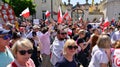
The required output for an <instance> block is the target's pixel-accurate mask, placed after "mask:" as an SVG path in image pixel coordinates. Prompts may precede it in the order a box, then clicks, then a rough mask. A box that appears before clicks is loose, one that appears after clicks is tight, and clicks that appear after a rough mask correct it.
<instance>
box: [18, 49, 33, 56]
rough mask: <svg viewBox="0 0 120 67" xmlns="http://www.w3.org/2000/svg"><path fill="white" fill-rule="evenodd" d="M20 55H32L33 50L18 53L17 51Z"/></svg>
mask: <svg viewBox="0 0 120 67" xmlns="http://www.w3.org/2000/svg"><path fill="white" fill-rule="evenodd" d="M18 52H19V53H20V54H21V55H25V54H26V53H28V54H32V53H33V50H32V49H30V50H27V51H26V50H20V51H18Z"/></svg>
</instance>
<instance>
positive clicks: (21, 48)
mask: <svg viewBox="0 0 120 67" xmlns="http://www.w3.org/2000/svg"><path fill="white" fill-rule="evenodd" d="M12 52H13V55H14V57H15V59H16V60H17V61H18V62H19V63H22V62H24V63H25V62H26V61H27V60H28V59H29V58H30V57H31V54H32V52H33V44H32V43H31V42H30V41H29V40H28V39H26V38H21V39H19V40H17V41H16V42H15V43H14V45H13V47H12Z"/></svg>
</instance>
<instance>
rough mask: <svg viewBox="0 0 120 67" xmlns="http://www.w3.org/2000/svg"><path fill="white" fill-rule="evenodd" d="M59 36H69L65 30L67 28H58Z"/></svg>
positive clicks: (59, 37) (60, 38) (60, 37)
mask: <svg viewBox="0 0 120 67" xmlns="http://www.w3.org/2000/svg"><path fill="white" fill-rule="evenodd" d="M57 38H58V39H59V40H64V39H65V38H67V32H66V31H65V29H57Z"/></svg>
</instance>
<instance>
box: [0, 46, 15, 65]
mask: <svg viewBox="0 0 120 67" xmlns="http://www.w3.org/2000/svg"><path fill="white" fill-rule="evenodd" d="M13 60H14V57H13V55H12V53H11V52H10V50H9V48H7V47H6V51H5V52H0V67H6V66H7V65H8V64H9V63H11V62H12V61H13Z"/></svg>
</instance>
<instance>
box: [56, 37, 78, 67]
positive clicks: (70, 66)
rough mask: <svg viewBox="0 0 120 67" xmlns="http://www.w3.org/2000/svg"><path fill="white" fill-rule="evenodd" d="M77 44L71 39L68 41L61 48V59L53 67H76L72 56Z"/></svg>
mask: <svg viewBox="0 0 120 67" xmlns="http://www.w3.org/2000/svg"><path fill="white" fill-rule="evenodd" d="M77 48H78V46H77V44H76V42H75V41H74V40H73V39H68V40H67V41H66V42H65V44H64V48H63V56H64V57H63V59H62V60H61V61H59V62H57V63H56V65H55V67H77V64H76V62H75V60H74V59H73V56H74V55H75V53H76V51H77Z"/></svg>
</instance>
